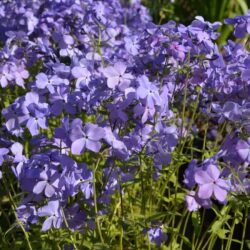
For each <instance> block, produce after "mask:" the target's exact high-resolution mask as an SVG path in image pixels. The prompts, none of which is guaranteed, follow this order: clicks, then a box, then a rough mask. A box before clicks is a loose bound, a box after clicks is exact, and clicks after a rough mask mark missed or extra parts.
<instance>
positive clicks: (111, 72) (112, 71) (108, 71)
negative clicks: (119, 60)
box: [103, 66, 119, 78]
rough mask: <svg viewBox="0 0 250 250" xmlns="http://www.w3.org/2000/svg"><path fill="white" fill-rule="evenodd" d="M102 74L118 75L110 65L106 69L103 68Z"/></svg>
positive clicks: (107, 75)
mask: <svg viewBox="0 0 250 250" xmlns="http://www.w3.org/2000/svg"><path fill="white" fill-rule="evenodd" d="M103 74H104V76H106V77H107V78H112V77H118V76H119V74H118V72H117V71H116V70H115V69H114V67H112V66H108V67H107V68H106V69H104V70H103Z"/></svg>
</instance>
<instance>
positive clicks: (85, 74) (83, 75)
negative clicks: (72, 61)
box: [71, 66, 91, 89]
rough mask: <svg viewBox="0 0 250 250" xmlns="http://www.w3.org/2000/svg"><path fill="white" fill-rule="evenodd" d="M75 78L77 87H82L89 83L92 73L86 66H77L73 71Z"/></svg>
mask: <svg viewBox="0 0 250 250" xmlns="http://www.w3.org/2000/svg"><path fill="white" fill-rule="evenodd" d="M71 73H72V75H73V77H74V78H76V79H77V80H76V88H78V89H80V88H83V87H86V86H88V85H89V82H90V79H91V74H90V72H89V71H88V70H87V69H86V68H82V67H79V66H76V67H74V68H73V69H72V71H71Z"/></svg>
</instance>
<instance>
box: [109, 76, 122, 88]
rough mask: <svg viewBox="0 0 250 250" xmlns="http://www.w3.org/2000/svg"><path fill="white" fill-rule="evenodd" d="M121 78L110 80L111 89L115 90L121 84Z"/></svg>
mask: <svg viewBox="0 0 250 250" xmlns="http://www.w3.org/2000/svg"><path fill="white" fill-rule="evenodd" d="M119 81H120V78H119V77H118V76H117V77H111V78H108V81H107V85H108V87H109V88H110V89H114V88H115V87H116V86H117V85H118V84H119Z"/></svg>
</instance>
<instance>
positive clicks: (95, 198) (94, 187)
mask: <svg viewBox="0 0 250 250" xmlns="http://www.w3.org/2000/svg"><path fill="white" fill-rule="evenodd" d="M99 163H100V158H98V160H97V163H96V166H95V168H94V169H93V179H94V181H93V189H94V207H95V222H96V227H97V234H98V235H99V237H100V240H101V242H102V243H103V244H104V240H103V237H102V231H101V226H100V223H99V217H98V216H99V214H98V205H97V194H96V170H97V168H98V166H99Z"/></svg>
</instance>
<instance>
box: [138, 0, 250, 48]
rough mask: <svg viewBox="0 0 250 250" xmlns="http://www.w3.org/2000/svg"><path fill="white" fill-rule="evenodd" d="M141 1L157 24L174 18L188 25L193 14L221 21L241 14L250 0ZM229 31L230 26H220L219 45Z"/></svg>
mask: <svg viewBox="0 0 250 250" xmlns="http://www.w3.org/2000/svg"><path fill="white" fill-rule="evenodd" d="M142 3H143V4H144V5H145V6H147V7H148V9H149V11H150V14H151V16H152V17H153V20H154V22H155V23H158V24H162V23H165V22H167V21H168V20H174V21H176V22H178V23H182V24H185V25H188V24H190V23H191V22H192V20H194V18H195V16H203V17H204V18H205V20H207V21H210V22H215V21H220V22H222V23H223V20H224V19H225V18H227V17H234V16H237V15H242V14H244V13H246V12H247V10H248V8H249V7H250V0H142ZM231 31H232V27H230V26H225V25H223V26H222V27H220V29H219V32H221V36H220V38H219V40H218V43H219V44H220V45H222V44H223V43H225V41H226V40H227V39H228V38H230V33H231Z"/></svg>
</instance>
